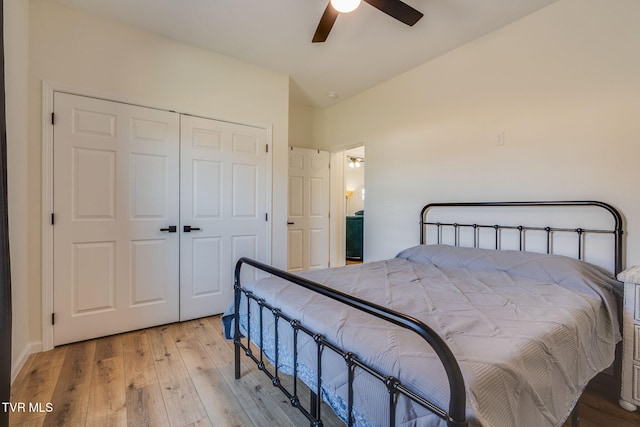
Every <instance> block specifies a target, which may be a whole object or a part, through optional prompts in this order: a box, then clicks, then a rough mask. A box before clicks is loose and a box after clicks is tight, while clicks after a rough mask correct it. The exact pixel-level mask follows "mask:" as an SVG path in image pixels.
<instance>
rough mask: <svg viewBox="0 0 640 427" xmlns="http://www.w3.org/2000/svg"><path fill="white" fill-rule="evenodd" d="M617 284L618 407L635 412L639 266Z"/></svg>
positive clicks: (639, 389)
mask: <svg viewBox="0 0 640 427" xmlns="http://www.w3.org/2000/svg"><path fill="white" fill-rule="evenodd" d="M618 280H620V281H621V282H624V312H623V313H622V335H623V336H622V393H621V395H620V406H622V407H623V408H624V409H626V410H627V411H635V410H636V409H638V406H640V266H635V267H631V268H628V269H626V270H625V271H623V272H622V273H620V274H618Z"/></svg>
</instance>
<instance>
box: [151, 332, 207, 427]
mask: <svg viewBox="0 0 640 427" xmlns="http://www.w3.org/2000/svg"><path fill="white" fill-rule="evenodd" d="M179 327H180V325H177V324H175V325H165V326H161V327H158V328H153V329H149V330H147V334H148V336H149V346H150V347H151V352H152V354H153V357H154V360H155V363H154V365H155V367H156V373H157V375H158V382H159V383H160V389H161V391H162V398H163V400H164V404H165V407H166V409H167V414H168V416H169V422H170V423H171V425H178V426H183V425H187V424H190V423H193V422H196V421H200V420H203V419H205V418H207V413H206V411H205V410H204V406H203V405H202V402H201V401H200V397H199V396H198V393H197V391H196V389H195V387H194V385H193V382H192V381H191V377H190V376H189V373H188V372H187V369H186V367H185V365H184V363H183V361H182V358H181V357H180V354H179V352H178V348H177V347H176V344H175V342H174V340H173V337H172V334H171V330H172V329H175V328H179Z"/></svg>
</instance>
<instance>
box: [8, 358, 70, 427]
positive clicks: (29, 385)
mask: <svg viewBox="0 0 640 427" xmlns="http://www.w3.org/2000/svg"><path fill="white" fill-rule="evenodd" d="M66 352H67V347H58V348H55V349H53V350H50V351H47V352H42V353H38V354H34V355H31V357H30V358H29V360H28V361H27V363H26V364H25V366H24V367H23V368H22V370H21V371H20V373H19V374H18V377H17V378H16V380H15V381H14V384H13V386H12V387H11V401H12V402H14V403H15V402H23V403H30V402H36V403H41V404H45V405H46V404H47V403H50V402H51V398H52V396H53V392H54V390H55V388H56V383H57V381H58V376H59V375H60V370H61V369H62V364H63V363H64V360H65V355H66ZM27 398H28V400H27ZM45 415H46V414H42V413H35V412H26V411H24V412H10V413H9V418H10V422H11V423H12V424H15V425H18V424H24V425H41V424H42V422H43V421H44V417H45ZM37 419H39V420H40V421H39V422H40V424H38V421H34V422H35V423H36V424H33V423H31V420H37Z"/></svg>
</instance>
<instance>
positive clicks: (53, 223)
mask: <svg viewBox="0 0 640 427" xmlns="http://www.w3.org/2000/svg"><path fill="white" fill-rule="evenodd" d="M55 224H56V214H54V213H53V212H52V213H51V225H55Z"/></svg>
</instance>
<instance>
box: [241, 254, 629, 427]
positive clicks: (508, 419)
mask: <svg viewBox="0 0 640 427" xmlns="http://www.w3.org/2000/svg"><path fill="white" fill-rule="evenodd" d="M301 276H304V277H306V278H308V279H311V280H313V281H316V282H318V283H321V284H324V285H326V286H330V287H332V288H335V289H338V290H340V291H342V292H345V293H348V294H351V295H354V296H357V297H358V298H362V299H365V300H368V301H371V302H373V303H375V304H379V305H382V306H385V307H388V308H391V309H393V310H396V311H399V312H401V313H404V314H406V315H409V316H412V317H415V318H416V319H418V320H420V321H422V322H424V323H425V324H426V325H427V326H429V327H430V328H432V329H433V330H434V331H435V332H436V333H438V334H439V335H440V336H441V337H442V338H443V339H444V340H445V341H446V343H447V345H448V346H449V347H450V349H451V350H452V352H453V354H454V355H455V357H456V359H457V360H458V363H459V365H460V368H461V370H462V374H463V377H464V380H465V388H466V395H467V407H466V413H467V418H468V420H469V425H470V426H493V427H501V426H504V427H512V426H515V425H517V426H560V425H562V423H563V422H564V420H565V419H566V418H567V416H568V415H569V413H570V412H571V409H572V408H573V406H574V405H575V403H576V401H577V399H578V397H579V396H580V394H581V392H582V390H583V388H584V387H585V386H586V384H587V383H588V382H589V380H590V379H591V378H592V377H593V376H595V375H596V374H597V373H598V372H600V371H602V370H604V369H606V368H607V367H608V366H610V365H611V363H612V362H613V359H614V354H615V344H616V343H617V342H618V341H619V340H620V333H619V326H618V322H617V313H616V306H617V305H616V302H615V295H614V294H615V293H617V292H620V291H621V284H620V283H619V282H617V281H616V280H615V279H614V278H613V277H612V276H611V275H610V274H609V273H608V272H606V271H605V270H603V269H601V268H599V267H596V266H594V265H591V264H588V263H585V262H583V261H578V260H574V259H571V258H567V257H563V256H558V255H546V254H534V253H527V252H519V251H494V250H485V249H474V248H460V247H451V246H444V245H437V246H435V245H434V246H426V245H421V246H416V247H413V248H409V249H407V250H405V251H403V252H401V253H400V254H398V256H397V257H396V258H394V259H390V260H385V261H378V262H371V263H365V264H360V265H352V266H346V267H341V268H331V269H324V270H315V271H311V272H307V273H303V274H301ZM243 287H244V288H245V289H247V290H250V291H252V292H253V293H254V294H255V295H256V296H258V297H260V298H264V299H265V301H267V302H268V303H269V304H271V305H273V306H276V307H279V308H280V309H281V310H282V311H283V312H284V313H287V314H288V315H289V316H291V317H292V318H295V319H298V320H300V321H301V322H302V323H303V324H305V325H306V326H307V327H308V328H310V329H312V330H315V331H316V332H318V333H321V334H323V335H324V336H325V337H326V338H327V339H328V340H329V341H330V342H332V343H334V344H336V345H338V346H339V347H341V348H343V349H347V350H349V351H352V352H354V353H355V354H356V355H357V356H358V357H359V358H360V359H361V360H364V361H365V362H366V363H368V364H370V365H372V366H375V367H376V368H377V369H379V370H380V371H382V372H385V373H387V374H388V375H393V376H396V377H398V378H400V379H401V381H402V383H403V384H404V385H406V386H407V387H409V388H411V389H413V390H415V391H416V392H418V393H420V394H422V395H424V396H426V397H429V399H430V400H431V401H432V402H434V403H436V404H437V405H439V406H440V407H442V408H445V409H446V408H447V407H448V399H449V388H448V383H447V380H446V375H445V373H444V369H443V368H442V366H441V363H440V361H439V359H438V358H437V356H436V355H435V353H434V352H433V350H432V349H431V348H430V347H429V345H428V344H427V343H426V342H424V341H423V340H422V339H421V338H420V337H419V336H417V335H416V334H414V333H412V332H410V331H407V330H406V329H403V328H399V327H397V326H395V325H392V324H389V323H387V322H385V321H383V320H380V319H377V318H374V317H372V316H370V315H368V314H366V313H362V312H360V311H358V310H355V309H352V308H350V307H346V306H344V305H342V304H340V303H338V302H336V301H334V300H331V299H329V298H327V297H324V296H322V295H318V294H314V293H311V292H309V291H308V290H306V289H303V288H300V287H299V286H296V285H295V284H292V283H289V282H286V281H284V280H281V279H278V278H274V277H269V278H266V279H262V280H260V281H258V282H255V283H251V284H246V285H245V284H243ZM265 312H266V313H267V314H266V315H265V316H264V320H263V321H264V326H265V331H266V332H265V334H264V337H263V344H262V347H263V350H264V352H265V354H266V356H267V358H269V359H270V360H271V361H272V362H273V358H274V354H275V351H274V347H275V343H274V338H273V337H274V333H273V332H274V331H273V329H274V322H273V316H272V315H271V314H270V312H268V311H266V310H265ZM254 313H258V310H257V304H256V308H255V309H254V308H252V314H251V317H250V319H251V320H250V321H251V325H252V326H251V338H252V341H253V342H255V343H259V342H260V341H259V335H258V324H259V318H258V315H257V314H254ZM240 314H241V316H240V319H241V321H240V323H241V330H242V331H243V333H244V334H245V335H246V334H247V315H246V302H244V301H243V303H242V304H241V313H240ZM279 323H280V324H279V326H278V332H279V344H280V352H279V358H278V368H279V369H280V370H281V371H282V372H284V373H288V374H291V373H292V372H293V357H292V354H293V349H292V343H293V339H292V332H291V328H290V327H289V326H288V325H287V324H286V322H283V321H281V322H279ZM298 353H299V356H298V357H299V362H298V375H299V377H300V378H301V379H302V380H303V381H304V382H305V383H306V384H307V385H309V386H310V387H311V388H312V389H315V386H316V379H315V378H316V376H315V372H314V368H313V367H314V366H316V360H317V359H316V357H317V356H316V345H315V343H314V342H313V341H312V340H311V339H310V338H306V337H305V336H304V335H302V334H299V338H298ZM322 372H323V380H322V393H321V394H322V397H323V399H324V400H325V401H327V402H328V403H329V404H330V405H331V406H332V408H333V409H334V411H335V412H336V414H337V415H338V416H339V417H341V418H342V419H343V420H346V419H347V405H346V401H347V390H348V386H347V368H346V364H345V361H344V360H343V359H342V358H341V357H340V356H338V355H337V354H335V353H333V352H330V351H327V350H325V351H324V352H323V357H322ZM354 389H355V399H354V413H355V425H360V426H375V425H386V424H387V422H388V421H387V420H388V410H389V409H388V403H387V402H388V399H389V394H388V392H387V389H386V387H385V386H384V385H383V384H381V383H380V382H379V381H378V380H375V379H373V378H372V377H371V376H370V375H368V374H366V373H365V372H363V371H362V370H358V369H357V370H356V374H355V381H354ZM396 425H398V426H424V427H431V426H444V425H446V424H445V422H444V421H442V420H441V419H440V418H438V417H437V416H435V415H434V414H432V413H430V412H429V411H427V410H426V409H424V408H421V407H417V405H415V404H414V403H413V402H411V401H410V400H408V399H406V398H403V397H400V398H399V399H398V408H397V415H396Z"/></svg>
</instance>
